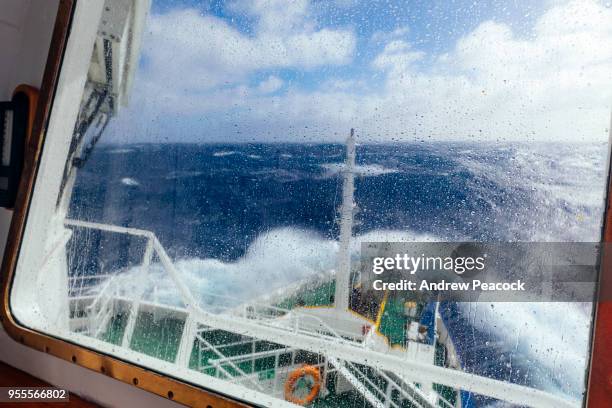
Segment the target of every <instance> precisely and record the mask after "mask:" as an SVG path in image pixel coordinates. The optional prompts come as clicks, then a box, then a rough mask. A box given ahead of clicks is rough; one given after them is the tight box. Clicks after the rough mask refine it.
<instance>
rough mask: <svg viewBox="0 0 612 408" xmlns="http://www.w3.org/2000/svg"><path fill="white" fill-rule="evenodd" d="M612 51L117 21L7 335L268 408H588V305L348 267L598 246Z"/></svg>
mask: <svg viewBox="0 0 612 408" xmlns="http://www.w3.org/2000/svg"><path fill="white" fill-rule="evenodd" d="M610 27H612V9H611V8H610V4H609V3H607V2H598V1H586V0H585V1H576V2H549V1H542V2H531V1H530V2H526V1H517V2H506V1H494V2H489V3H487V4H484V3H483V4H480V3H474V2H471V1H470V2H463V1H459V2H453V3H448V2H438V1H436V2H403V1H388V2H384V3H382V2H360V1H352V0H341V1H318V0H299V1H294V2H285V1H281V0H278V1H277V0H265V1H264V0H254V1H238V2H235V1H228V2H223V1H214V2H213V1H201V2H198V1H163V0H154V1H153V2H152V4H148V2H147V1H133V2H125V1H119V0H107V1H106V2H105V8H104V10H101V16H100V17H99V28H98V33H97V37H96V39H95V42H94V43H93V49H92V56H91V64H90V66H89V68H88V75H87V78H88V79H87V82H86V84H85V88H84V90H83V93H82V95H79V98H80V99H81V105H80V112H79V115H78V117H77V120H76V124H75V130H74V134H73V135H72V139H71V141H69V143H68V144H69V145H70V146H69V147H70V148H69V149H68V148H67V149H66V151H67V152H68V155H67V156H62V161H65V162H66V166H65V169H64V172H63V175H62V177H63V179H62V183H61V189H60V192H59V195H58V197H57V200H56V201H55V200H48V199H47V200H45V203H46V204H45V203H43V204H40V206H44V205H47V206H50V208H51V206H52V211H51V212H52V213H53V217H49V218H50V219H52V221H48V220H46V219H45V220H44V222H49V225H50V227H48V228H47V229H46V230H45V231H48V233H46V236H44V237H43V238H44V240H45V244H44V245H45V248H51V249H49V251H55V252H49V253H52V254H53V256H51V255H48V256H46V257H44V258H43V259H42V260H40V262H42V268H41V269H40V270H41V271H43V272H45V273H47V275H42V274H41V275H40V276H38V275H36V273H38V272H32V271H34V270H36V271H38V269H36V268H30V267H27V262H30V261H27V260H25V259H27V258H28V257H29V256H30V255H31V254H28V253H26V252H27V248H24V249H23V251H22V254H21V257H20V266H19V267H18V271H17V274H18V275H22V276H25V277H30V276H31V277H30V278H29V279H34V280H33V282H36V285H35V286H32V287H35V288H36V289H35V291H36V294H37V296H36V298H35V299H33V300H32V302H30V303H28V302H25V300H24V301H23V302H19V300H20V296H24V295H21V294H20V293H21V292H20V291H19V290H18V288H16V289H15V290H14V292H13V305H14V308H15V313H16V314H17V315H19V316H21V320H22V321H23V322H24V323H25V324H28V325H30V326H32V327H35V328H38V329H40V330H44V331H46V332H49V333H51V334H53V335H56V336H60V337H65V338H69V339H71V340H73V341H77V342H80V343H82V344H84V345H86V346H88V347H92V348H95V349H98V350H101V351H103V352H105V353H110V354H114V355H118V356H120V357H122V358H124V359H127V360H129V361H134V362H136V363H137V364H141V365H145V366H150V367H153V368H155V369H157V370H158V371H159V370H161V371H163V372H166V373H167V374H168V375H169V376H174V377H180V378H183V379H187V380H189V381H190V382H191V383H196V384H201V385H202V386H205V387H208V388H214V389H216V390H217V391H220V392H223V393H224V394H228V395H231V396H236V397H239V398H241V399H247V400H249V401H252V402H255V403H259V404H262V405H266V406H271V405H272V406H273V405H277V406H282V405H283V404H297V405H309V406H313V407H338V406H342V407H370V406H372V407H377V408H378V407H394V408H399V407H445V408H450V407H464V408H465V407H493V406H495V407H501V406H504V407H505V406H538V407H539V406H541V407H572V406H575V407H578V406H581V404H582V401H583V397H584V392H585V375H586V372H587V371H586V370H587V364H588V359H589V340H590V330H591V312H592V299H593V296H594V292H593V290H592V289H593V288H592V286H590V288H591V290H590V292H589V291H587V296H586V297H584V298H580V299H575V300H574V301H572V302H568V301H563V302H562V301H560V300H558V299H557V300H555V299H553V300H555V301H538V299H536V300H535V301H530V302H525V301H522V302H514V301H513V302H508V301H507V300H506V301H504V299H500V298H495V297H489V298H487V297H481V298H479V300H478V301H471V302H457V301H451V300H445V299H443V298H441V297H440V294H439V293H437V292H436V296H437V297H435V296H434V297H431V296H428V297H427V296H422V294H419V293H416V292H411V291H406V290H373V289H372V288H370V287H369V286H368V285H367V284H366V283H365V282H369V281H368V280H367V278H365V277H364V276H363V274H362V271H363V265H364V262H365V260H364V257H363V249H364V248H366V247H367V245H370V244H369V243H378V244H380V243H384V244H402V243H422V244H423V245H425V244H427V243H432V242H449V243H453V244H452V245H451V247H452V251H450V250H449V254H450V255H449V256H451V255H452V257H454V258H452V259H453V260H455V259H456V256H457V255H456V254H457V252H456V251H458V250H459V249H460V248H465V247H463V246H459V244H454V243H461V242H468V243H470V242H471V243H511V242H536V243H540V242H572V243H577V242H582V243H587V242H598V241H599V240H600V232H601V226H602V215H603V211H604V206H603V200H604V196H605V179H606V171H607V168H606V166H607V162H606V160H607V155H608V148H609V147H608V139H607V138H608V132H609V118H610V108H611V104H610V101H611V100H612V87H610V84H612V46H611V45H610V44H612V31H611V30H610ZM53 136H54V135H52V134H51V135H50V136H49V141H48V143H53ZM46 149H47V150H45V154H47V155H48V154H49V153H48V148H46ZM56 176H57V177H59V175H56ZM41 177H42V176H41ZM39 185H40V183H37V189H44V188H45V187H44V186H43V187H41V186H39ZM46 201H48V203H47V202H46ZM39 218H40V217H39ZM30 220H32V215H31V217H30ZM57 220H59V221H57ZM41 222H43V221H41ZM33 224H34V221H29V224H28V228H30V230H29V231H30V232H29V233H30V234H34V233H35V232H31V231H36V229H35V228H36V225H33ZM39 231H40V230H39ZM39 236H40V232H39ZM26 239H27V236H26ZM419 245H420V244H419ZM451 247H449V248H451ZM423 248H425V246H424V247H423ZM427 248H430V247H429V246H428V247H427ZM436 248H439V247H436ZM445 248H446V247H445ZM453 251H454V252H453ZM451 252H452V254H451ZM596 254H597V252H596V251H595V252H593V253H592V254H591V255H592V256H591V257H590V258H589V259H586V260H585V261H584V264H585V265H595V263H596V260H597V259H596ZM418 255H421V254H418ZM423 256H425V254H424V253H423ZM556 261H557V260H556V259H555V260H553V264H554V262H556ZM547 265H548V264H547ZM581 265H582V264H581ZM43 276H55V277H58V279H57V280H56V281H55V280H54V283H53V284H51V283H49V282H47V281H46V280H45V279H43V278H42V277H43ZM24 279H26V278H24ZM57 282H59V283H57ZM587 283H588V282H587ZM17 286H19V285H17ZM58 296H59V297H58ZM58 298H59V299H63V300H64V301H63V302H59V303H61V304H63V305H64V306H51V307H45V306H44V305H46V304H47V303H53V302H47V299H58ZM24 299H25V298H24ZM548 300H550V299H548ZM53 304H55V303H53ZM34 307H36V308H38V309H37V310H39V309H40V310H39V311H38V312H35V313H31V312H28V311H27V310H26V309H27V308H34Z"/></svg>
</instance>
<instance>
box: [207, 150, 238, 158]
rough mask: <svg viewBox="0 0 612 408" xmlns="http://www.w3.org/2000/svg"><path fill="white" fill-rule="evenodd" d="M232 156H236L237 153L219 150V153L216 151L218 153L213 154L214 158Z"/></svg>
mask: <svg viewBox="0 0 612 408" xmlns="http://www.w3.org/2000/svg"><path fill="white" fill-rule="evenodd" d="M234 154H238V152H235V151H233V150H221V151H218V152H214V153H213V156H214V157H225V156H231V155H234Z"/></svg>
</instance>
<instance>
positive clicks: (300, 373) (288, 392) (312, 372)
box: [285, 365, 321, 405]
mask: <svg viewBox="0 0 612 408" xmlns="http://www.w3.org/2000/svg"><path fill="white" fill-rule="evenodd" d="M306 376H310V377H312V379H313V381H314V384H313V386H312V388H311V389H310V392H309V393H308V395H306V396H305V397H304V398H298V397H296V396H295V385H296V383H297V381H298V380H299V379H300V378H303V377H306ZM320 389H321V373H320V372H319V369H318V368H317V367H313V366H309V365H305V366H302V367H300V368H297V369H295V370H293V371H292V372H291V373H289V376H288V377H287V381H286V382H285V400H287V401H289V402H292V403H294V404H297V405H306V404H309V403H311V402H312V401H313V400H314V399H315V398H316V397H317V395H319V390H320Z"/></svg>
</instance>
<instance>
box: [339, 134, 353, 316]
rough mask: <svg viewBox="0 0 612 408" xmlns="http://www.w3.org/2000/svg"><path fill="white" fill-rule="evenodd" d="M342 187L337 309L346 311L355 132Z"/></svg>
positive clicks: (349, 143)
mask: <svg viewBox="0 0 612 408" xmlns="http://www.w3.org/2000/svg"><path fill="white" fill-rule="evenodd" d="M343 174H344V181H343V185H342V207H341V208H340V248H339V251H338V258H337V265H336V293H335V295H334V302H335V308H336V310H338V311H345V310H347V309H348V307H349V296H350V291H349V286H350V275H351V248H350V245H351V238H352V236H353V208H354V206H355V203H354V200H353V195H354V191H355V130H354V129H351V134H350V135H349V137H348V139H347V140H346V166H345V167H344V171H343Z"/></svg>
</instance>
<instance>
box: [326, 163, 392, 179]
mask: <svg viewBox="0 0 612 408" xmlns="http://www.w3.org/2000/svg"><path fill="white" fill-rule="evenodd" d="M321 166H322V167H323V168H324V169H325V170H326V172H325V175H324V177H333V176H336V175H337V174H340V173H342V171H343V170H344V169H345V167H346V165H345V163H325V164H322V165H321ZM398 172H399V170H397V169H390V168H388V167H384V166H382V165H380V164H361V165H356V166H355V170H354V173H355V174H356V175H358V176H361V177H375V176H382V175H385V174H391V173H398Z"/></svg>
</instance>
